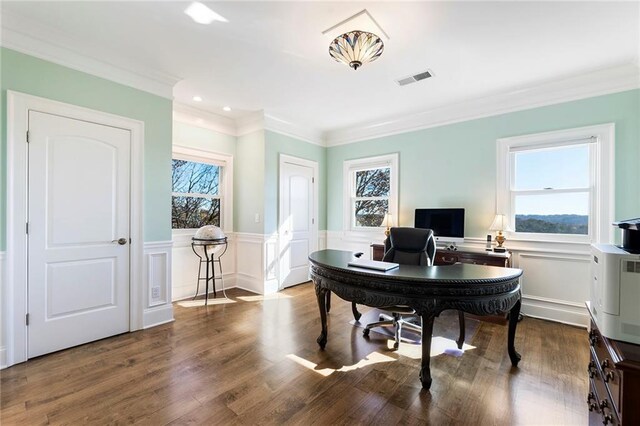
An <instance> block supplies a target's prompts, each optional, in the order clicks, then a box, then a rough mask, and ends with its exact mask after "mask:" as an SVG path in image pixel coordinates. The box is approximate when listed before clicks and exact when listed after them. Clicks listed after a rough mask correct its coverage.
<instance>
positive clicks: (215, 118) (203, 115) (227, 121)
mask: <svg viewBox="0 0 640 426" xmlns="http://www.w3.org/2000/svg"><path fill="white" fill-rule="evenodd" d="M173 120H174V121H177V122H180V123H184V124H189V125H191V126H195V127H202V128H205V129H209V130H213V131H215V132H218V133H223V134H225V135H229V136H237V133H238V132H237V127H236V122H235V121H234V120H233V119H231V118H229V117H223V116H221V115H218V114H214V113H212V112H209V111H203V110H201V109H198V108H193V107H191V106H188V105H185V104H181V103H178V102H174V103H173Z"/></svg>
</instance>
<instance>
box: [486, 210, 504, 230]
mask: <svg viewBox="0 0 640 426" xmlns="http://www.w3.org/2000/svg"><path fill="white" fill-rule="evenodd" d="M506 227H507V217H506V216H505V215H503V214H497V215H496V217H495V218H494V219H493V222H492V223H491V226H490V227H489V230H491V231H504V229H505V228H506Z"/></svg>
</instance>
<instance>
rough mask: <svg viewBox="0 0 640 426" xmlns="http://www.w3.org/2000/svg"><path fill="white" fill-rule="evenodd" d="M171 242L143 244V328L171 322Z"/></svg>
mask: <svg viewBox="0 0 640 426" xmlns="http://www.w3.org/2000/svg"><path fill="white" fill-rule="evenodd" d="M172 245H173V243H172V242H171V241H160V242H149V243H144V262H145V265H144V286H143V287H144V289H145V302H146V303H145V309H144V312H143V328H149V327H153V326H156V325H160V324H164V323H166V322H170V321H173V306H172V305H171V264H172V263H171V251H172V249H171V248H172Z"/></svg>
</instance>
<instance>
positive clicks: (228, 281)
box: [172, 274, 236, 302]
mask: <svg viewBox="0 0 640 426" xmlns="http://www.w3.org/2000/svg"><path fill="white" fill-rule="evenodd" d="M223 276H224V289H225V290H229V289H231V288H235V287H236V274H224V275H223ZM194 281H195V280H194ZM196 288H197V284H196V283H195V282H190V283H188V284H182V285H176V284H174V285H173V288H172V296H173V300H172V302H176V301H178V300H185V299H190V298H192V297H193V296H194V295H195V293H196ZM216 291H217V292H221V291H222V284H221V283H220V280H219V279H218V278H216ZM199 294H200V295H203V294H204V281H203V282H201V283H200V290H199ZM209 294H213V289H211V288H210V289H209Z"/></svg>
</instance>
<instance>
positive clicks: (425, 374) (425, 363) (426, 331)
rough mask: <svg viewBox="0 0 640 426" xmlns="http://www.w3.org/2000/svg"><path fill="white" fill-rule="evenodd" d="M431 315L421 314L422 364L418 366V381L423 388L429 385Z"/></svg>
mask: <svg viewBox="0 0 640 426" xmlns="http://www.w3.org/2000/svg"><path fill="white" fill-rule="evenodd" d="M434 319H435V317H434V316H433V315H428V316H427V315H422V365H421V367H420V382H422V387H423V388H424V389H429V388H430V387H431V368H430V367H429V364H430V363H431V337H432V336H433V320H434Z"/></svg>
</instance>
